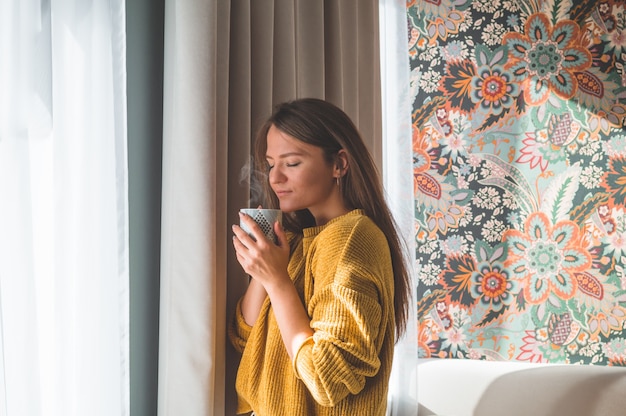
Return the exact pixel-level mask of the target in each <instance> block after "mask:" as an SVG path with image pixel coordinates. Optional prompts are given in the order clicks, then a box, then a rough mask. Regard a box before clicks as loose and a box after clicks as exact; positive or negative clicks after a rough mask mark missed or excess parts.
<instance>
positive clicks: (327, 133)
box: [253, 98, 411, 339]
mask: <svg viewBox="0 0 626 416" xmlns="http://www.w3.org/2000/svg"><path fill="white" fill-rule="evenodd" d="M271 126H275V127H276V128H278V129H279V130H281V131H282V132H284V133H286V134H288V135H290V136H292V137H293V138H295V139H298V140H301V141H303V142H305V143H308V144H311V145H314V146H317V147H320V148H321V149H322V150H323V151H324V156H325V158H326V161H327V162H329V163H333V162H334V161H335V158H336V157H337V153H338V152H339V150H341V149H344V150H345V151H346V153H347V159H348V166H349V169H348V170H347V171H346V174H345V175H344V176H343V177H342V178H341V187H340V189H341V193H342V196H343V198H344V201H345V203H346V204H347V206H349V207H351V208H360V209H363V210H364V211H365V214H366V215H367V216H368V217H370V218H371V219H372V220H373V221H374V222H375V223H376V224H377V225H378V227H379V228H380V229H381V230H382V232H383V233H384V234H385V236H386V237H387V242H388V244H389V248H390V251H391V261H392V265H393V274H394V310H395V317H396V318H395V319H396V321H395V324H396V336H397V338H396V339H399V338H400V337H401V336H402V334H404V332H405V330H406V323H407V319H408V314H409V297H410V292H411V290H410V286H409V272H408V269H407V267H406V264H405V257H404V255H403V253H404V251H403V248H404V244H403V241H402V239H401V238H400V235H399V233H398V231H397V227H396V223H395V221H394V220H393V217H392V215H391V212H390V210H389V207H388V206H387V203H386V201H385V198H384V194H383V187H382V182H381V180H380V175H379V173H378V169H377V168H376V165H375V164H374V161H373V159H372V157H371V155H370V153H369V151H368V150H367V147H366V146H365V143H364V142H363V139H362V137H361V135H360V133H359V131H358V129H357V128H356V126H355V125H354V123H353V122H352V120H351V119H350V118H349V117H348V115H347V114H346V113H344V112H343V111H342V110H341V109H340V108H338V107H337V106H335V105H333V104H331V103H329V102H328V101H324V100H320V99H316V98H302V99H298V100H294V101H289V102H285V103H282V104H279V105H278V106H276V108H275V110H274V112H273V114H272V115H271V116H270V118H269V119H268V120H267V121H266V122H265V124H264V125H263V126H262V127H261V129H260V130H259V132H258V134H257V137H256V148H255V162H254V163H255V169H254V174H255V177H253V181H254V182H256V183H258V184H259V185H260V186H262V187H263V192H262V195H263V196H264V200H263V201H258V202H260V203H261V204H263V205H264V206H266V207H268V208H278V206H279V202H278V198H277V197H276V195H275V194H274V192H273V191H272V190H271V188H270V185H269V181H268V178H267V169H266V166H267V161H266V159H265V153H266V151H267V133H268V131H269V129H270V127H271ZM283 223H284V227H285V229H287V230H289V231H292V232H294V233H297V234H301V233H302V229H303V228H306V227H310V226H313V225H315V222H314V220H313V217H312V215H311V214H310V212H308V210H302V211H298V212H294V213H288V214H284V217H283Z"/></svg>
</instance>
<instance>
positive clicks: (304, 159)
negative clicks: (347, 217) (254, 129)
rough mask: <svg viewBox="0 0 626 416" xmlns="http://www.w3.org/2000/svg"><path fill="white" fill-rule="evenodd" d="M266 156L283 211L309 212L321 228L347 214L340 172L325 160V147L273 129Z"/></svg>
mask: <svg viewBox="0 0 626 416" xmlns="http://www.w3.org/2000/svg"><path fill="white" fill-rule="evenodd" d="M265 156H266V159H267V163H268V166H269V182H270V186H271V187H272V190H273V191H274V193H275V194H276V196H277V197H278V200H279V202H280V209H281V210H282V211H285V212H293V211H297V210H301V209H308V210H309V211H310V212H311V214H313V217H315V220H316V223H317V225H322V224H325V223H326V222H327V221H328V220H330V219H332V218H335V217H336V216H339V215H342V214H344V213H345V212H347V210H346V209H345V205H344V204H343V199H342V197H341V193H340V192H339V187H338V186H337V184H336V176H337V175H338V173H339V169H338V168H337V167H336V166H334V165H332V164H329V163H328V162H327V161H326V160H325V159H324V154H323V151H322V149H321V148H319V147H317V146H313V145H310V144H308V143H304V142H302V141H300V140H297V139H295V138H293V137H291V136H289V135H287V134H286V133H283V132H282V131H280V130H279V129H277V128H276V127H275V126H271V127H270V129H269V131H268V133H267V152H266V155H265Z"/></svg>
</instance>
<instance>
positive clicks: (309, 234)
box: [302, 209, 365, 240]
mask: <svg viewBox="0 0 626 416" xmlns="http://www.w3.org/2000/svg"><path fill="white" fill-rule="evenodd" d="M356 215H365V211H364V210H362V209H353V210H352V211H350V212H348V213H346V214H343V215H340V216H338V217H335V218H333V219H332V220H330V221H328V222H327V223H326V224H324V225H318V226H315V227H309V228H305V229H303V230H302V234H303V236H304V238H305V240H306V239H311V238H314V237H316V236H317V235H318V234H319V233H321V232H322V231H323V230H324V229H326V227H328V226H329V225H331V224H334V223H336V222H340V221H341V220H343V219H344V218H348V217H353V216H356Z"/></svg>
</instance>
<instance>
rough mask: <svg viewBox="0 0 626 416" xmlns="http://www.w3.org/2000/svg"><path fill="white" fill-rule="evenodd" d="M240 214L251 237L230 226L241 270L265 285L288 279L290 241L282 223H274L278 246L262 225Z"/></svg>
mask: <svg viewBox="0 0 626 416" xmlns="http://www.w3.org/2000/svg"><path fill="white" fill-rule="evenodd" d="M239 215H240V217H241V221H242V222H244V223H245V224H246V226H247V227H248V229H249V230H250V232H251V234H252V236H253V237H254V238H252V237H251V236H249V235H248V234H247V233H246V232H245V231H244V230H243V229H242V228H241V227H239V226H238V225H233V232H234V233H235V235H234V237H233V245H234V246H235V251H236V253H237V261H239V264H241V267H242V268H243V270H244V271H245V272H246V273H247V274H249V275H250V276H251V277H252V278H253V279H255V280H257V281H258V282H259V283H261V284H262V285H263V286H264V287H266V288H267V286H268V285H272V284H276V283H281V280H283V279H289V280H290V278H289V275H288V274H287V264H288V262H289V243H288V241H287V236H286V234H285V231H284V230H283V228H282V227H281V225H280V224H279V223H278V222H276V223H275V224H274V233H275V234H276V236H277V238H278V245H277V244H274V243H273V242H272V241H270V240H269V239H268V238H267V237H266V236H265V235H264V234H263V231H262V230H261V228H260V227H259V226H258V225H257V223H256V222H255V221H254V220H253V219H252V218H251V217H250V216H248V215H246V214H243V213H240V214H239ZM255 240H256V241H255ZM282 283H284V282H282Z"/></svg>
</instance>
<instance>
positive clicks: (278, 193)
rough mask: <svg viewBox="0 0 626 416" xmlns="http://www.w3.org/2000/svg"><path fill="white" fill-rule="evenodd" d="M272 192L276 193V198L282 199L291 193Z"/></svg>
mask: <svg viewBox="0 0 626 416" xmlns="http://www.w3.org/2000/svg"><path fill="white" fill-rule="evenodd" d="M274 192H275V193H276V196H277V197H279V198H282V197H283V196H285V195H287V194H288V193H290V192H291V191H274Z"/></svg>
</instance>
